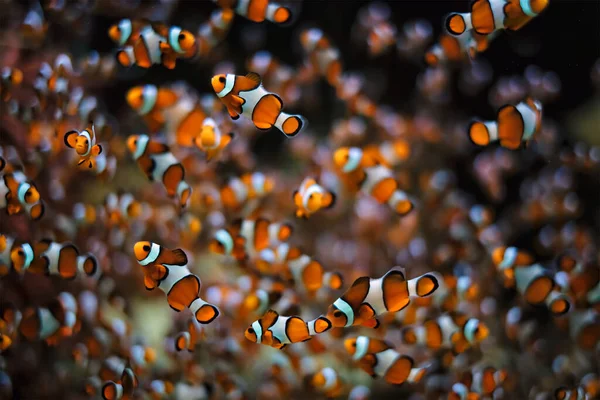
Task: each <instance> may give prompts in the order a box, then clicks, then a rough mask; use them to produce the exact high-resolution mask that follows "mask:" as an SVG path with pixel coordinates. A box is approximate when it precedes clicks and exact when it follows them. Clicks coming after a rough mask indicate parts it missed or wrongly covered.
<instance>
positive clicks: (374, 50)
mask: <svg viewBox="0 0 600 400" xmlns="http://www.w3.org/2000/svg"><path fill="white" fill-rule="evenodd" d="M397 33H398V32H397V29H396V27H395V26H394V25H393V24H391V23H390V22H389V21H381V22H379V23H377V25H375V26H373V27H372V29H370V30H369V36H368V38H367V45H368V47H369V54H370V55H371V56H379V55H381V54H383V53H384V52H385V51H387V50H388V49H389V48H390V47H392V46H393V45H394V44H395V43H396V35H397Z"/></svg>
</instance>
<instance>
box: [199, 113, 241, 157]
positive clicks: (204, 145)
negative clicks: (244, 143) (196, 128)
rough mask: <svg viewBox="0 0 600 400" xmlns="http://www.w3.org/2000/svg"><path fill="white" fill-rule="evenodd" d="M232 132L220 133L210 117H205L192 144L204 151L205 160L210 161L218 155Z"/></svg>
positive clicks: (229, 139)
mask: <svg viewBox="0 0 600 400" xmlns="http://www.w3.org/2000/svg"><path fill="white" fill-rule="evenodd" d="M233 137H234V134H233V132H230V133H228V134H227V135H223V134H221V130H220V129H219V126H218V125H217V123H216V122H215V120H213V119H212V118H206V119H205V120H204V122H202V129H201V130H200V134H199V135H198V136H196V138H195V139H194V144H195V145H196V147H197V148H198V149H199V150H200V151H203V152H205V153H206V160H207V161H210V160H212V159H213V158H215V157H216V156H218V155H219V154H220V153H221V152H222V151H223V149H225V147H227V145H228V144H229V143H230V142H231V140H232V139H233Z"/></svg>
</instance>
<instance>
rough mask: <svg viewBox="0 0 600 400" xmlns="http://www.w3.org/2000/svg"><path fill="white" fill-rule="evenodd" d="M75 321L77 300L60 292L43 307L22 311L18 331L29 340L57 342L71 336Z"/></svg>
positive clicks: (66, 293) (68, 294)
mask: <svg viewBox="0 0 600 400" xmlns="http://www.w3.org/2000/svg"><path fill="white" fill-rule="evenodd" d="M76 323H77V300H75V297H73V295H72V294H70V293H68V292H62V293H60V294H59V295H58V297H57V298H56V299H54V300H53V301H52V302H51V304H50V305H49V306H48V307H47V308H45V307H41V308H28V309H27V310H25V312H24V313H23V319H22V320H21V323H20V324H19V332H21V334H22V335H23V336H25V338H26V339H27V340H29V341H32V342H33V341H38V340H45V341H46V342H48V343H49V344H57V343H58V341H59V340H60V339H62V338H64V337H67V336H71V335H72V333H73V328H74V327H75V325H76Z"/></svg>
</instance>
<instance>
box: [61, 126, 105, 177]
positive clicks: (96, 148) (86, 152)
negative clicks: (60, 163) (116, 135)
mask: <svg viewBox="0 0 600 400" xmlns="http://www.w3.org/2000/svg"><path fill="white" fill-rule="evenodd" d="M64 140H65V145H66V146H67V147H69V148H71V149H75V151H76V152H77V154H78V155H79V161H78V162H77V165H79V166H80V167H81V168H91V165H92V162H91V161H90V162H89V163H87V164H86V161H89V160H90V158H92V157H96V156H97V155H99V154H100V153H102V146H101V145H99V144H97V143H96V141H97V139H96V131H95V130H94V125H93V124H91V125H90V126H89V127H88V128H86V129H84V130H83V131H81V132H79V131H75V130H74V131H69V132H67V133H65V137H64Z"/></svg>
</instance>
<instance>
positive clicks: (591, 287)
mask: <svg viewBox="0 0 600 400" xmlns="http://www.w3.org/2000/svg"><path fill="white" fill-rule="evenodd" d="M0 248H1V245H0ZM530 264H531V263H530ZM556 264H557V266H558V268H559V269H560V271H559V272H558V273H557V274H556V276H555V279H556V280H557V282H558V281H559V280H560V281H564V282H558V283H559V285H560V286H561V287H562V288H563V289H564V288H566V289H568V291H569V292H570V293H571V294H572V295H573V296H574V297H575V298H586V299H587V300H588V302H589V303H590V304H592V305H593V304H595V303H598V302H600V270H599V269H598V267H597V266H595V265H593V264H588V263H583V262H581V261H577V260H576V259H575V258H573V257H572V256H571V255H569V254H561V255H560V256H559V257H558V258H557V260H556ZM559 277H560V279H559ZM562 278H564V279H562Z"/></svg>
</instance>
